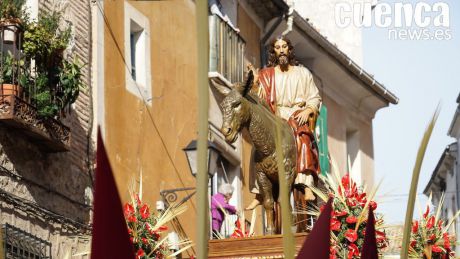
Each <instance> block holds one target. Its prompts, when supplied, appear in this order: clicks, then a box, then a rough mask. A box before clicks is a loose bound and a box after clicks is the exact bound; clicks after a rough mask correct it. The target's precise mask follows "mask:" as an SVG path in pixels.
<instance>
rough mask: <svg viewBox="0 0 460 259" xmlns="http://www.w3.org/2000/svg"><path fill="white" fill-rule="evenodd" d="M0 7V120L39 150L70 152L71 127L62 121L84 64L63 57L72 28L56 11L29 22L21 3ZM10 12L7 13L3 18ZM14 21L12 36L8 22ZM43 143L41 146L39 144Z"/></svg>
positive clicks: (16, 0)
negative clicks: (28, 138) (10, 35)
mask: <svg viewBox="0 0 460 259" xmlns="http://www.w3.org/2000/svg"><path fill="white" fill-rule="evenodd" d="M4 2H8V1H3V2H2V4H1V5H0V7H1V10H0V13H1V14H2V18H1V21H2V22H0V35H1V36H2V39H1V41H0V50H1V51H0V62H1V63H0V71H1V74H0V82H1V89H0V90H1V91H0V96H1V97H0V122H1V123H2V124H4V125H6V126H11V127H12V128H15V129H21V131H23V132H24V133H25V135H27V136H28V137H30V138H31V139H32V140H35V141H36V142H37V143H38V144H39V146H40V148H43V149H45V150H46V151H51V152H59V151H66V150H68V147H69V144H70V129H69V128H68V127H67V126H65V125H64V124H63V123H62V122H61V120H62V119H63V118H65V117H66V115H67V114H68V113H69V112H70V111H71V105H72V104H73V103H74V102H75V101H76V100H77V98H78V95H79V92H80V89H81V88H83V84H82V66H83V65H82V64H80V62H79V61H78V59H77V58H75V57H72V56H71V55H69V54H66V49H67V48H68V46H69V43H70V39H71V27H70V25H69V24H66V23H65V22H64V21H63V19H62V14H61V13H60V12H57V11H51V12H46V11H41V12H40V14H39V17H38V19H35V20H30V19H29V18H28V17H27V14H26V12H24V11H22V10H24V7H23V4H24V3H23V2H24V1H20V0H13V1H12V2H11V3H10V4H4ZM7 14H8V15H7ZM3 21H17V22H18V24H20V25H18V26H17V27H16V28H17V30H15V31H14V36H13V37H9V38H7V34H8V33H10V32H11V30H10V29H9V27H8V26H11V25H10V22H8V23H5V22H3ZM44 143H45V145H43V144H44Z"/></svg>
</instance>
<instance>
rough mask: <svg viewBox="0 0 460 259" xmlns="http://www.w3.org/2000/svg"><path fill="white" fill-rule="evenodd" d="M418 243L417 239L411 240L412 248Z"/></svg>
mask: <svg viewBox="0 0 460 259" xmlns="http://www.w3.org/2000/svg"><path fill="white" fill-rule="evenodd" d="M416 244H417V241H415V240H412V241H410V246H411V247H412V248H414V247H415V245H416Z"/></svg>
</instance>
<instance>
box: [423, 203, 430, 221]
mask: <svg viewBox="0 0 460 259" xmlns="http://www.w3.org/2000/svg"><path fill="white" fill-rule="evenodd" d="M428 213H430V206H428V205H427V206H426V211H425V213H423V218H425V219H426V217H427V216H428Z"/></svg>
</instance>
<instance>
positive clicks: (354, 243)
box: [314, 174, 388, 259]
mask: <svg viewBox="0 0 460 259" xmlns="http://www.w3.org/2000/svg"><path fill="white" fill-rule="evenodd" d="M324 181H325V183H326V185H327V186H328V187H329V188H328V189H329V194H328V195H325V194H324V193H322V192H321V191H319V190H318V189H314V192H315V193H316V194H317V195H318V196H319V197H320V198H321V199H323V200H324V201H327V199H328V197H333V198H334V200H333V212H332V215H331V225H330V229H331V247H330V259H337V258H346V259H355V258H360V257H361V250H362V246H363V244H364V237H365V230H366V221H367V215H368V210H369V208H371V209H372V210H373V211H375V209H376V208H377V203H376V202H375V201H373V200H372V197H373V196H374V195H375V191H376V190H374V191H373V192H372V193H371V195H369V196H368V195H367V194H366V192H365V190H364V188H358V187H357V185H356V183H355V182H354V181H353V180H352V179H351V178H350V176H349V175H348V174H346V175H344V176H343V177H342V178H340V176H338V175H335V179H333V176H331V175H328V178H325V179H324ZM323 206H324V205H323ZM322 209H323V207H321V208H320V211H322ZM375 217H376V220H375V232H376V240H377V248H378V250H379V253H381V250H383V249H384V248H385V247H387V246H388V238H387V237H386V234H385V231H384V229H383V217H382V216H381V215H378V214H376V215H375Z"/></svg>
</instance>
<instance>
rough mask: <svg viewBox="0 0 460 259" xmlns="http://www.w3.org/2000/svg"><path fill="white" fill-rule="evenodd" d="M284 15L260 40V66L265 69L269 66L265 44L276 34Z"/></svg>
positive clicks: (279, 17)
mask: <svg viewBox="0 0 460 259" xmlns="http://www.w3.org/2000/svg"><path fill="white" fill-rule="evenodd" d="M283 18H284V14H282V15H280V16H278V19H277V20H276V21H275V23H274V24H273V25H272V26H271V27H270V29H268V31H267V33H265V35H264V36H263V37H262V39H261V40H260V66H261V67H265V65H266V64H267V52H266V51H265V42H267V40H268V38H270V36H272V34H273V32H275V30H276V28H277V27H278V25H280V23H281V22H282V21H283Z"/></svg>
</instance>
